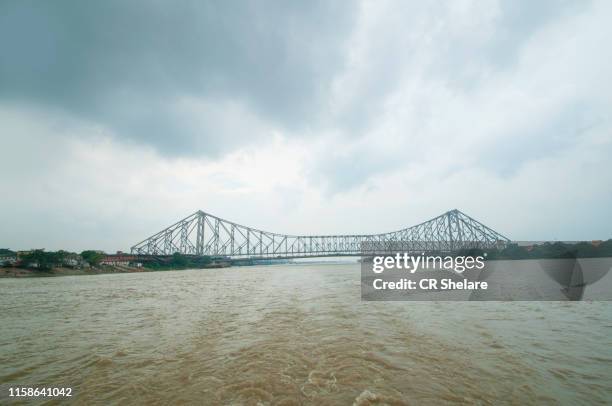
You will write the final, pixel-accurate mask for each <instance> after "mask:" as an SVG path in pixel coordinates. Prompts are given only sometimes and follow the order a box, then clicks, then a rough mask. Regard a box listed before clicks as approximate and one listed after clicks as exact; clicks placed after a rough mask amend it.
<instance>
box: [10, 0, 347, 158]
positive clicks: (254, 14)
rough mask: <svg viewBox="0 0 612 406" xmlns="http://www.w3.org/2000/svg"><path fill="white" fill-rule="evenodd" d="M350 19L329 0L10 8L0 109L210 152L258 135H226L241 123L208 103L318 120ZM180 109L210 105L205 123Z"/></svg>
mask: <svg viewBox="0 0 612 406" xmlns="http://www.w3.org/2000/svg"><path fill="white" fill-rule="evenodd" d="M353 14H354V13H353V11H352V10H351V9H349V7H347V5H346V4H344V3H341V2H327V1H320V2H315V1H308V2H298V1H292V2H285V1H258V2H244V1H241V2H234V1H228V2H225V1H216V2H210V1H209V2H205V1H181V2H179V3H178V4H177V3H173V2H161V1H159V2H151V1H127V2H125V1H100V2H81V1H55V2H40V1H4V2H2V3H1V4H0V49H2V55H1V56H0V101H3V102H9V103H26V104H34V105H37V106H42V107H43V108H44V107H49V108H53V109H54V110H59V111H62V112H63V113H67V114H69V115H72V116H76V117H78V118H83V119H85V120H87V121H91V122H93V123H95V124H99V125H101V126H103V127H106V128H109V129H110V130H111V131H113V132H114V133H115V134H119V135H120V136H121V137H123V138H126V139H130V140H134V141H137V142H143V143H148V144H151V145H153V146H155V147H156V148H157V149H158V150H160V151H162V152H166V153H171V154H182V153H185V152H194V149H195V152H198V153H205V154H211V153H215V152H217V151H219V150H223V149H226V148H228V147H229V146H231V145H234V144H237V143H239V142H244V141H245V140H247V139H249V138H250V137H252V136H254V134H252V133H251V134H249V133H248V132H246V131H244V132H241V133H236V132H235V131H236V130H237V129H236V128H234V127H232V126H231V125H230V126H229V127H228V126H227V125H225V126H221V128H219V127H217V126H216V125H215V123H217V122H221V123H223V122H225V121H227V120H237V119H240V117H226V116H223V115H221V116H219V114H220V113H219V111H218V109H217V111H213V112H212V113H208V112H207V109H208V108H209V107H210V106H211V105H217V104H221V105H222V104H224V103H225V104H228V105H238V106H242V109H238V110H237V112H234V113H235V114H236V115H240V114H241V112H244V110H246V111H248V112H249V114H251V115H253V116H257V117H261V119H262V120H265V121H266V122H268V123H271V125H274V126H279V127H281V128H289V129H300V128H303V127H305V126H309V125H311V124H312V123H313V122H314V121H316V118H317V113H318V112H317V109H318V108H319V107H318V106H321V100H323V98H325V97H326V92H327V91H328V87H329V83H330V80H331V79H332V77H333V75H334V73H335V72H336V71H337V70H338V69H341V68H342V64H343V52H341V51H342V49H343V47H344V41H345V39H346V37H347V35H348V34H349V33H350V30H351V25H352V20H353ZM183 100H196V101H202V102H204V108H203V110H204V111H203V112H202V111H201V110H198V111H196V113H198V112H199V113H201V114H202V115H203V116H202V117H200V118H201V120H200V121H201V125H194V124H193V121H194V116H193V114H196V113H193V112H190V111H189V110H188V111H187V112H185V111H184V110H183V109H182V108H180V107H177V103H178V104H180V102H181V101H183ZM213 110H214V109H213ZM190 114H192V115H190ZM209 114H210V115H212V117H209ZM197 115H198V114H196V116H197ZM195 118H197V117H195ZM195 121H197V120H195ZM253 131H254V132H255V131H256V130H253Z"/></svg>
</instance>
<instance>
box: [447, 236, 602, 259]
mask: <svg viewBox="0 0 612 406" xmlns="http://www.w3.org/2000/svg"><path fill="white" fill-rule="evenodd" d="M484 254H486V257H487V259H489V260H495V259H560V258H601V257H612V239H610V240H607V241H598V242H585V241H581V242H578V243H564V242H545V243H542V244H533V245H518V244H510V245H508V246H507V247H506V248H504V249H501V250H498V249H489V250H482V249H470V250H460V251H458V253H457V255H465V256H467V255H471V256H478V255H484Z"/></svg>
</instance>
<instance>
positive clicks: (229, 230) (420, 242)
mask: <svg viewBox="0 0 612 406" xmlns="http://www.w3.org/2000/svg"><path fill="white" fill-rule="evenodd" d="M509 242H510V240H509V239H508V238H506V237H504V236H503V235H501V234H499V233H497V232H496V231H494V230H492V229H491V228H489V227H487V226H485V225H484V224H482V223H480V222H478V221H476V220H474V219H473V218H471V217H470V216H468V215H466V214H464V213H462V212H460V211H459V210H451V211H448V212H446V213H444V214H442V215H440V216H438V217H435V218H433V219H431V220H429V221H426V222H424V223H421V224H418V225H416V226H412V227H408V228H405V229H402V230H399V231H394V232H390V233H383V234H367V235H285V234H277V233H271V232H267V231H262V230H258V229H254V228H251V227H246V226H243V225H240V224H236V223H233V222H231V221H227V220H224V219H221V218H219V217H217V216H213V215H211V214H208V213H205V212H203V211H197V212H195V213H193V214H192V215H190V216H188V217H186V218H184V219H183V220H180V221H179V222H177V223H175V224H173V225H171V226H170V227H168V228H166V229H164V230H162V231H160V232H158V233H157V234H155V235H152V236H151V237H149V238H147V239H145V240H144V241H142V242H140V243H138V244H136V245H134V246H133V247H132V249H131V252H132V254H138V255H172V254H174V253H176V252H179V253H181V254H184V255H197V256H202V255H210V256H224V257H232V258H251V257H252V258H303V257H323V256H336V255H360V254H362V253H363V252H364V251H363V250H364V247H368V246H369V247H381V246H384V245H385V244H393V245H394V247H396V248H397V247H398V246H401V247H402V250H403V251H407V252H415V253H417V252H434V251H440V252H452V251H457V250H460V249H470V248H482V249H488V248H502V247H504V246H506V245H507V244H508V243H509Z"/></svg>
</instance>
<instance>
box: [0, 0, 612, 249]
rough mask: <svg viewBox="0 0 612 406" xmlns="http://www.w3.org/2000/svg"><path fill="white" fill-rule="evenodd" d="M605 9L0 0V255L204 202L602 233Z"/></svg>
mask: <svg viewBox="0 0 612 406" xmlns="http://www.w3.org/2000/svg"><path fill="white" fill-rule="evenodd" d="M610 21H612V2H610V1H592V2H591V1H551V2H548V1H530V0H526V1H510V0H508V1H481V0H478V1H459V0H458V1H451V2H447V1H412V2H409V1H398V2H386V1H371V2H370V1H364V2H358V1H351V2H340V1H321V2H316V1H289V2H288V1H267V0H266V1H264V0H260V1H232V2H224V1H215V2H205V1H200V0H198V1H178V2H166V1H134V0H132V1H127V2H126V1H98V2H81V1H53V2H46V1H23V0H15V1H12V0H8V1H7V0H4V1H2V2H0V50H1V53H0V138H1V140H0V141H1V142H0V151H1V154H0V155H1V156H0V248H4V247H9V248H13V249H28V248H42V247H45V248H47V249H59V248H64V249H69V250H77V251H80V250H82V249H87V248H94V249H104V250H107V251H109V252H112V251H115V250H128V249H129V248H130V246H132V245H134V244H135V243H137V242H139V241H140V240H142V239H144V238H145V237H147V236H149V235H151V234H153V233H155V232H157V231H159V230H161V229H162V228H164V227H166V226H168V225H170V224H171V223H174V222H175V221H177V220H179V219H180V218H183V217H186V216H187V215H189V214H191V213H192V212H194V211H196V210H198V209H201V210H204V211H206V212H209V213H211V214H215V215H218V216H220V217H223V218H226V219H230V220H234V221H236V222H239V223H242V224H245V225H249V226H252V227H257V228H262V229H264V230H269V231H276V232H286V233H293V234H308V233H317V234H321V233H371V232H372V233H373V232H383V231H392V230H397V229H399V228H403V227H406V226H410V225H413V224H416V223H419V222H422V221H424V220H427V219H429V218H431V217H434V216H436V215H438V214H441V213H443V212H445V211H447V210H450V209H454V208H458V209H460V210H462V211H463V212H465V213H467V214H469V215H470V216H472V217H474V218H476V219H478V220H480V221H482V222H483V223H485V224H487V225H489V226H490V227H492V228H494V229H495V230H497V231H499V232H501V233H502V234H505V235H507V236H508V237H509V238H511V239H514V240H549V239H562V240H576V239H587V240H590V239H607V238H612V209H611V207H612V170H611V168H610V158H611V157H612V121H611V113H612V77H611V76H612V53H611V52H610V50H609V49H610V41H611V40H612V24H610Z"/></svg>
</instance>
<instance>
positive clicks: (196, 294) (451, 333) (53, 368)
mask: <svg viewBox="0 0 612 406" xmlns="http://www.w3.org/2000/svg"><path fill="white" fill-rule="evenodd" d="M0 320H1V330H0V384H2V385H1V388H2V391H3V393H0V404H4V403H6V402H7V401H9V399H8V398H7V390H8V389H7V388H8V387H11V386H22V387H23V386H26V387H40V386H45V387H48V386H52V387H71V388H73V396H72V397H71V398H67V399H63V400H61V402H66V401H68V402H69V403H73V404H86V405H90V404H122V405H123V404H147V405H157V404H159V405H164V404H204V405H208V404H210V405H217V404H218V405H224V404H229V405H336V404H338V405H353V404H354V405H383V404H388V405H404V404H410V405H412V404H432V405H433V404H455V403H459V404H517V405H522V404H567V405H575V404H610V403H612V303H611V302H576V303H563V302H512V303H503V302H363V301H361V299H360V269H359V265H358V264H323V265H321V264H307V265H273V266H257V267H239V268H237V267H234V268H227V269H209V270H189V271H172V272H149V273H134V274H116V275H97V276H66V277H57V278H22V279H2V280H0ZM12 399H13V400H12V401H14V399H15V398H12ZM19 402H23V403H43V404H44V403H45V402H46V403H49V404H57V403H60V401H59V400H49V399H46V400H45V399H42V398H39V399H37V400H36V401H34V402H33V401H32V400H23V399H22V400H19V401H18V402H17V403H19Z"/></svg>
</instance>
